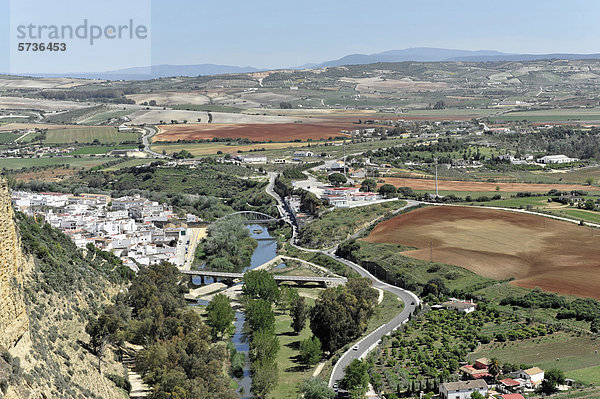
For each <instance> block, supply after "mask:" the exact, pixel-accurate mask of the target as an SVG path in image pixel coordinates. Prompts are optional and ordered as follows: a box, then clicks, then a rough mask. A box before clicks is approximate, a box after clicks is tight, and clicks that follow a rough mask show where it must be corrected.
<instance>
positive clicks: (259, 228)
mask: <svg viewBox="0 0 600 399" xmlns="http://www.w3.org/2000/svg"><path fill="white" fill-rule="evenodd" d="M246 227H247V228H248V230H250V235H251V236H252V238H256V239H259V240H258V241H257V242H258V245H257V246H256V249H255V250H254V252H253V253H252V258H251V259H250V266H248V267H246V268H244V270H243V272H246V271H248V270H252V269H254V268H256V267H258V266H260V265H262V264H264V263H266V262H268V261H270V260H271V259H273V258H275V257H276V256H277V241H276V240H275V239H274V238H273V239H272V240H265V239H268V238H272V237H271V235H270V234H269V230H268V229H267V227H266V226H263V225H258V224H251V225H247V226H246ZM205 282H206V283H207V284H209V283H210V282H211V281H210V279H208V278H206V279H205ZM199 283H200V281H199V280H197V284H199ZM198 304H199V305H202V306H206V305H207V304H208V302H207V301H204V300H198ZM244 321H245V317H244V313H242V312H235V322H234V325H235V333H234V334H233V337H232V338H231V339H232V341H233V344H234V345H235V349H236V350H237V351H238V352H240V353H244V354H245V355H246V364H245V365H244V375H243V376H242V378H239V379H236V381H237V383H238V385H239V390H240V397H241V398H243V399H249V398H252V396H251V394H250V386H251V385H252V378H251V376H250V361H249V359H248V352H249V350H250V348H249V345H248V338H247V337H246V336H245V335H244V331H243V330H244Z"/></svg>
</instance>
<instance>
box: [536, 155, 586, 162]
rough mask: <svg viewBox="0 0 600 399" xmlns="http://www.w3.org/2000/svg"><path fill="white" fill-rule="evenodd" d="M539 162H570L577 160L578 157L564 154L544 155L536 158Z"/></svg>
mask: <svg viewBox="0 0 600 399" xmlns="http://www.w3.org/2000/svg"><path fill="white" fill-rule="evenodd" d="M537 161H538V162H539V163H543V164H550V163H570V162H577V161H579V158H569V157H568V156H566V155H562V154H561V155H546V156H544V157H541V158H538V160H537Z"/></svg>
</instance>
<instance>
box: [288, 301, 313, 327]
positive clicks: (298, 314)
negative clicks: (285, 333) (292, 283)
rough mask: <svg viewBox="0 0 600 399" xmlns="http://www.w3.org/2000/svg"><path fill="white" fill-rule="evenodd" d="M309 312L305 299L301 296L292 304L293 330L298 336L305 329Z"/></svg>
mask: <svg viewBox="0 0 600 399" xmlns="http://www.w3.org/2000/svg"><path fill="white" fill-rule="evenodd" d="M309 312H310V311H309V308H308V306H307V305H306V300H305V299H304V298H303V297H301V296H299V297H298V298H296V299H295V300H294V302H292V307H291V309H290V316H291V318H292V329H293V330H294V332H295V333H296V335H298V334H300V331H302V330H303V329H304V326H305V325H306V320H307V319H308V315H309Z"/></svg>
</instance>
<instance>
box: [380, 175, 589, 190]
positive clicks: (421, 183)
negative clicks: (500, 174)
mask: <svg viewBox="0 0 600 399" xmlns="http://www.w3.org/2000/svg"><path fill="white" fill-rule="evenodd" d="M383 180H384V181H385V182H386V183H389V184H393V185H394V186H396V187H403V186H404V187H410V188H412V189H413V190H435V180H433V179H410V178H406V179H404V178H400V177H386V178H384V179H383ZM496 186H498V187H500V190H501V191H503V192H523V191H531V192H534V193H545V192H548V191H550V190H552V189H553V188H554V189H557V190H561V191H571V190H582V191H589V190H590V186H584V185H580V184H533V183H490V182H482V181H458V180H438V190H440V191H481V192H491V191H495V190H496Z"/></svg>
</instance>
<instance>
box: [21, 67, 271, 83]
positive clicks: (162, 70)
mask: <svg viewBox="0 0 600 399" xmlns="http://www.w3.org/2000/svg"><path fill="white" fill-rule="evenodd" d="M260 70H261V69H257V68H253V67H249V66H246V67H239V66H233V65H218V64H194V65H168V64H163V65H154V66H152V67H133V68H125V69H118V70H114V71H107V72H73V73H64V74H59V73H47V74H40V73H35V74H23V75H29V76H36V77H43V78H64V77H68V78H79V79H107V80H146V79H157V78H167V77H174V76H187V77H195V76H205V75H224V74H229V73H248V72H257V71H260Z"/></svg>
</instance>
